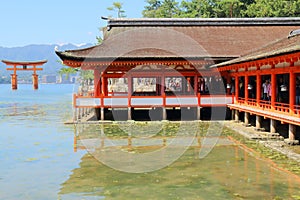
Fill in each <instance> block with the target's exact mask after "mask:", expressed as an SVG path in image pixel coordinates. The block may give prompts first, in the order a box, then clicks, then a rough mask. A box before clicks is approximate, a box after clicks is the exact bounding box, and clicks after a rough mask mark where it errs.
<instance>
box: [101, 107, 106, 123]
mask: <svg viewBox="0 0 300 200" xmlns="http://www.w3.org/2000/svg"><path fill="white" fill-rule="evenodd" d="M100 120H101V121H104V120H105V117H104V108H103V107H101V109H100Z"/></svg>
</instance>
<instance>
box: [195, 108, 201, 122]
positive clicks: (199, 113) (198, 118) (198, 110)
mask: <svg viewBox="0 0 300 200" xmlns="http://www.w3.org/2000/svg"><path fill="white" fill-rule="evenodd" d="M196 116H197V120H201V107H200V106H197V115H196Z"/></svg>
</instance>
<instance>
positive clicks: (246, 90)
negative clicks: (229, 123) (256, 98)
mask: <svg viewBox="0 0 300 200" xmlns="http://www.w3.org/2000/svg"><path fill="white" fill-rule="evenodd" d="M248 84H249V76H248V75H247V74H246V75H245V87H244V89H245V103H246V104H247V103H248V97H249V90H248Z"/></svg>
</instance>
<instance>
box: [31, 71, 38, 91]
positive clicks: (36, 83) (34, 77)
mask: <svg viewBox="0 0 300 200" xmlns="http://www.w3.org/2000/svg"><path fill="white" fill-rule="evenodd" d="M32 83H33V89H34V90H37V89H38V88H39V81H38V75H37V74H32Z"/></svg>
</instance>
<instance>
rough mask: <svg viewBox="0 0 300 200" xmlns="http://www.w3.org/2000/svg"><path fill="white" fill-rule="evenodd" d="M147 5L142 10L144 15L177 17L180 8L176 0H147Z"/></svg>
mask: <svg viewBox="0 0 300 200" xmlns="http://www.w3.org/2000/svg"><path fill="white" fill-rule="evenodd" d="M147 3H148V4H149V5H147V6H145V10H143V12H142V13H143V16H144V17H154V18H172V17H178V16H179V13H180V9H179V6H178V2H177V1H176V0H163V1H157V0H147Z"/></svg>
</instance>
